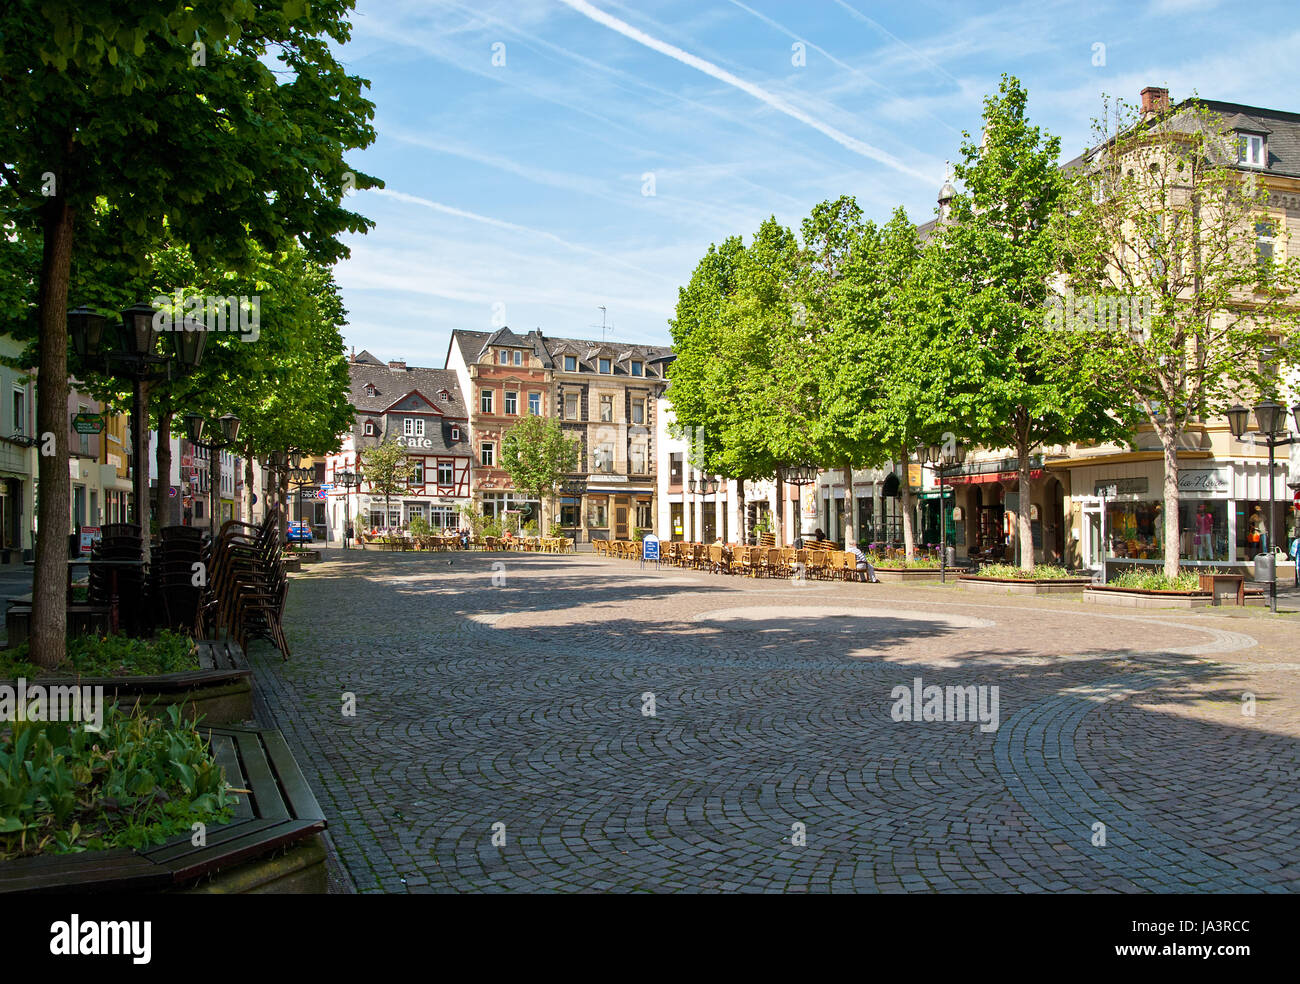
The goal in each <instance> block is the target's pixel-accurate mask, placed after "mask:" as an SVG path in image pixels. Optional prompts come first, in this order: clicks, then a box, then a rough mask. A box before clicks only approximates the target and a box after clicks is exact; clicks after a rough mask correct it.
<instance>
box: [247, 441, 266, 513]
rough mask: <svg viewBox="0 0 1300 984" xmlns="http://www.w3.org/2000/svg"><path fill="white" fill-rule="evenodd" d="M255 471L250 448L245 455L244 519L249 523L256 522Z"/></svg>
mask: <svg viewBox="0 0 1300 984" xmlns="http://www.w3.org/2000/svg"><path fill="white" fill-rule="evenodd" d="M255 471H256V470H255V469H254V468H253V451H252V448H249V449H248V450H247V453H246V454H245V455H244V519H245V521H247V522H249V523H254V522H256V520H255V519H253V506H254V505H255V503H254V502H253V476H254V473H255ZM263 494H265V490H263Z"/></svg>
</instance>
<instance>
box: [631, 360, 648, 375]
mask: <svg viewBox="0 0 1300 984" xmlns="http://www.w3.org/2000/svg"><path fill="white" fill-rule="evenodd" d="M632 375H633V376H644V375H645V372H644V370H643V369H642V367H641V363H640V362H633V363H632Z"/></svg>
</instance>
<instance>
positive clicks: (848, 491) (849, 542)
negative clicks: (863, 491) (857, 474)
mask: <svg viewBox="0 0 1300 984" xmlns="http://www.w3.org/2000/svg"><path fill="white" fill-rule="evenodd" d="M844 486H845V488H844V515H845V517H846V518H845V520H844V549H845V550H852V549H853V546H854V544H856V543H857V542H858V541H857V537H856V536H855V534H854V527H855V526H857V520H858V499H857V493H856V492H854V491H853V465H852V464H851V463H850V464H848V465H845V466H844Z"/></svg>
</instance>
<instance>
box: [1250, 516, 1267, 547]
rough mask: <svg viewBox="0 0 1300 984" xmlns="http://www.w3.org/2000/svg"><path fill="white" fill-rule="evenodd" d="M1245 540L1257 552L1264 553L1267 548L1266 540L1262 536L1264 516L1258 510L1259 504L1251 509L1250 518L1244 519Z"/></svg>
mask: <svg viewBox="0 0 1300 984" xmlns="http://www.w3.org/2000/svg"><path fill="white" fill-rule="evenodd" d="M1246 530H1247V534H1246V540H1247V542H1248V543H1250V544H1251V545H1252V546H1254V547H1255V548H1256V550H1257V552H1258V553H1264V552H1266V551H1267V550H1268V541H1267V539H1266V538H1265V536H1264V516H1263V514H1262V513H1261V512H1260V511H1259V506H1256V507H1255V508H1254V509H1252V510H1251V513H1250V519H1249V520H1247V521H1246Z"/></svg>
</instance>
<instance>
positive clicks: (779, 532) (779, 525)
mask: <svg viewBox="0 0 1300 984" xmlns="http://www.w3.org/2000/svg"><path fill="white" fill-rule="evenodd" d="M784 494H785V483H784V482H782V481H781V473H780V472H777V473H776V508H775V509H774V510H773V513H774V515H773V522H772V533H773V535H774V537H775V539H774V540H773V541H772V542H773V543H775V544H776V545H777V546H778V547H783V546H785V538H784V536H783V534H784V531H785V522H784V520H785V503H783V502H782V501H781V497H782V496H783V495H784Z"/></svg>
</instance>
